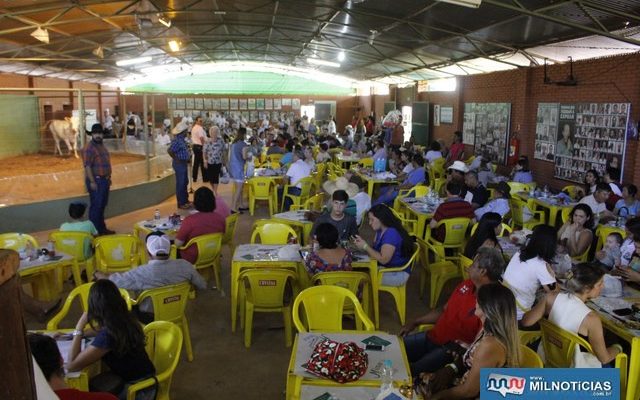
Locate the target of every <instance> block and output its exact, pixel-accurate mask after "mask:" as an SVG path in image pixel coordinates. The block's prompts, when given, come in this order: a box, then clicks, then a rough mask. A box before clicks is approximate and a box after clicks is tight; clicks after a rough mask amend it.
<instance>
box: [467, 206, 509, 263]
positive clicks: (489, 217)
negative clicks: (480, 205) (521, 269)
mask: <svg viewBox="0 0 640 400" xmlns="http://www.w3.org/2000/svg"><path fill="white" fill-rule="evenodd" d="M501 223H502V217H501V216H500V214H498V213H494V212H488V213H485V214H484V215H483V216H482V218H480V222H478V227H477V228H476V231H475V233H474V234H473V236H471V238H469V241H468V242H467V246H466V247H465V248H464V256H465V257H467V258H471V259H472V258H473V257H474V256H475V254H476V252H477V251H478V249H479V248H480V246H482V244H483V243H484V242H485V241H487V239H489V240H491V241H493V242H494V243H498V238H497V237H496V227H498V226H500V224H501Z"/></svg>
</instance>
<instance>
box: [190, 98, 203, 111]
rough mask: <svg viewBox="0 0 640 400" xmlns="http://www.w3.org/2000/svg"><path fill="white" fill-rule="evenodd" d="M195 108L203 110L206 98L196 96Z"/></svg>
mask: <svg viewBox="0 0 640 400" xmlns="http://www.w3.org/2000/svg"><path fill="white" fill-rule="evenodd" d="M193 108H195V109H197V110H203V109H204V99H203V98H202V97H196V98H195V104H194V106H193Z"/></svg>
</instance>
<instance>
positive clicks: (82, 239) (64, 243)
mask: <svg viewBox="0 0 640 400" xmlns="http://www.w3.org/2000/svg"><path fill="white" fill-rule="evenodd" d="M49 240H51V241H53V242H54V243H55V246H56V250H60V251H63V252H65V253H67V254H69V255H70V256H73V257H75V259H76V260H77V261H79V262H83V261H85V255H87V253H90V249H91V246H92V245H93V236H91V234H90V233H87V232H76V231H55V232H51V233H50V234H49ZM87 250H89V251H87Z"/></svg>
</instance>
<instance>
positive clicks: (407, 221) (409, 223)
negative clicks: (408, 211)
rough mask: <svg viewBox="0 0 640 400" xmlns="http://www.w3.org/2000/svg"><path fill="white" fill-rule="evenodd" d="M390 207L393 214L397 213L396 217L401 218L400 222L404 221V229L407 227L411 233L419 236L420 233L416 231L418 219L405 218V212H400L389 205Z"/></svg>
mask: <svg viewBox="0 0 640 400" xmlns="http://www.w3.org/2000/svg"><path fill="white" fill-rule="evenodd" d="M389 209H390V210H391V212H392V213H393V215H395V216H396V218H398V219H399V220H400V222H401V223H402V226H404V229H406V230H407V232H408V233H409V234H410V235H415V236H419V235H418V233H417V232H416V231H417V230H418V220H417V219H411V218H405V216H404V215H403V214H401V213H399V212H398V211H396V210H394V209H393V208H391V207H389ZM421 233H422V232H421Z"/></svg>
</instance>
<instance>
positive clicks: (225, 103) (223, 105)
mask: <svg viewBox="0 0 640 400" xmlns="http://www.w3.org/2000/svg"><path fill="white" fill-rule="evenodd" d="M220 109H221V110H228V109H229V99H228V98H225V97H223V98H221V99H220Z"/></svg>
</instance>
